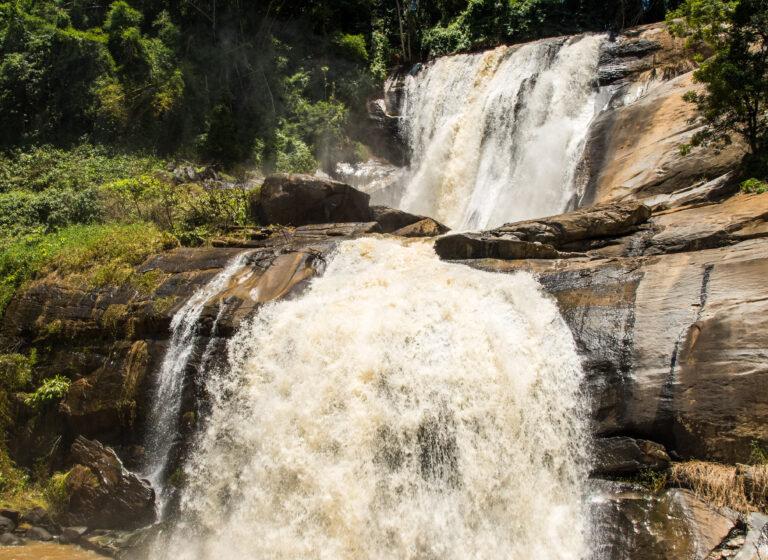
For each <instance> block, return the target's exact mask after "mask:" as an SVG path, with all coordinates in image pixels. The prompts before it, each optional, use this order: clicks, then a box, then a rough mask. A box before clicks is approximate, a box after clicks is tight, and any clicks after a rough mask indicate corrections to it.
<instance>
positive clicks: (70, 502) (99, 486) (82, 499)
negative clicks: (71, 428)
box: [60, 437, 155, 528]
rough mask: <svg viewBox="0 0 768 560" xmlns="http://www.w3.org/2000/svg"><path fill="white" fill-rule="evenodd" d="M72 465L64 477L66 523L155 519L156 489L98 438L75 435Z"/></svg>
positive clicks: (137, 523) (126, 524)
mask: <svg viewBox="0 0 768 560" xmlns="http://www.w3.org/2000/svg"><path fill="white" fill-rule="evenodd" d="M70 454H71V458H72V461H73V462H74V463H76V464H75V466H74V468H73V469H72V470H71V471H70V472H69V474H67V477H66V479H65V481H64V485H65V491H66V496H67V500H66V503H67V505H66V508H65V510H64V512H63V513H62V514H61V515H60V518H61V521H62V522H63V523H65V524H67V525H87V526H88V527H94V528H134V527H141V526H144V525H148V524H150V523H152V522H153V521H154V520H155V493H154V491H153V490H152V488H151V487H150V486H149V484H147V483H146V482H143V481H141V480H139V478H138V477H137V476H136V475H134V474H132V473H130V472H128V471H127V470H126V469H125V468H124V467H123V464H122V463H121V462H120V460H119V459H118V458H117V456H116V455H115V453H114V452H113V451H112V450H111V449H110V448H108V447H104V446H102V445H101V444H100V443H99V442H97V441H89V440H87V439H85V438H83V437H78V438H77V439H76V440H75V442H74V443H73V444H72V449H71V451H70Z"/></svg>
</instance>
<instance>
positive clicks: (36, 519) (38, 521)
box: [20, 507, 59, 533]
mask: <svg viewBox="0 0 768 560" xmlns="http://www.w3.org/2000/svg"><path fill="white" fill-rule="evenodd" d="M20 523H26V524H28V525H32V526H39V527H42V528H44V529H46V530H48V531H50V532H51V533H58V532H59V527H58V525H57V524H56V523H55V522H54V521H53V519H52V518H51V516H50V514H49V513H48V511H47V510H46V509H45V508H42V507H36V508H32V509H28V510H26V511H24V512H23V513H22V514H21V518H20Z"/></svg>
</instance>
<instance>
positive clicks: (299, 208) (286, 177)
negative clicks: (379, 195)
mask: <svg viewBox="0 0 768 560" xmlns="http://www.w3.org/2000/svg"><path fill="white" fill-rule="evenodd" d="M369 200H370V196H369V195H367V194H366V193H363V192H360V191H358V190H356V189H354V188H352V187H350V186H349V185H347V184H345V183H340V182H339V181H333V180H331V179H321V178H318V177H313V176H310V175H300V174H287V173H278V174H274V175H269V176H268V177H267V178H266V179H265V180H264V184H263V185H262V187H261V191H260V194H259V208H258V221H260V222H261V223H263V224H282V225H292V226H304V225H308V224H327V223H332V222H333V223H335V222H367V221H369V220H370V217H371V211H370V209H369V207H368V204H369Z"/></svg>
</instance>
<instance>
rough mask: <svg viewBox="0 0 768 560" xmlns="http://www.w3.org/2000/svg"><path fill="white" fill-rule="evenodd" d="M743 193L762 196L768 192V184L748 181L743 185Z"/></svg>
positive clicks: (755, 180) (756, 180) (757, 180)
mask: <svg viewBox="0 0 768 560" xmlns="http://www.w3.org/2000/svg"><path fill="white" fill-rule="evenodd" d="M741 190H742V192H746V193H756V194H762V193H764V192H766V191H768V183H766V182H764V181H760V180H759V179H754V178H752V179H747V180H746V181H744V182H743V183H741Z"/></svg>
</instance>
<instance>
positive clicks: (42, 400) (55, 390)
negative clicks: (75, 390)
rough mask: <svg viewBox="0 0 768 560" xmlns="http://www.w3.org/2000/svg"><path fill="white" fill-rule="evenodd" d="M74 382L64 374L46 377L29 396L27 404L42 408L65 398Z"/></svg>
mask: <svg viewBox="0 0 768 560" xmlns="http://www.w3.org/2000/svg"><path fill="white" fill-rule="evenodd" d="M71 383H72V382H71V381H70V380H69V379H67V378H66V377H64V376H62V375H57V376H56V377H53V378H50V379H45V380H43V383H42V384H41V385H40V387H38V388H37V390H36V391H35V392H34V393H32V395H30V396H29V397H27V404H28V405H29V406H31V407H32V408H36V409H42V408H45V407H46V406H48V405H51V404H53V403H56V402H58V401H60V400H61V399H63V398H64V395H66V394H67V391H69V385H70V384H71Z"/></svg>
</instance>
